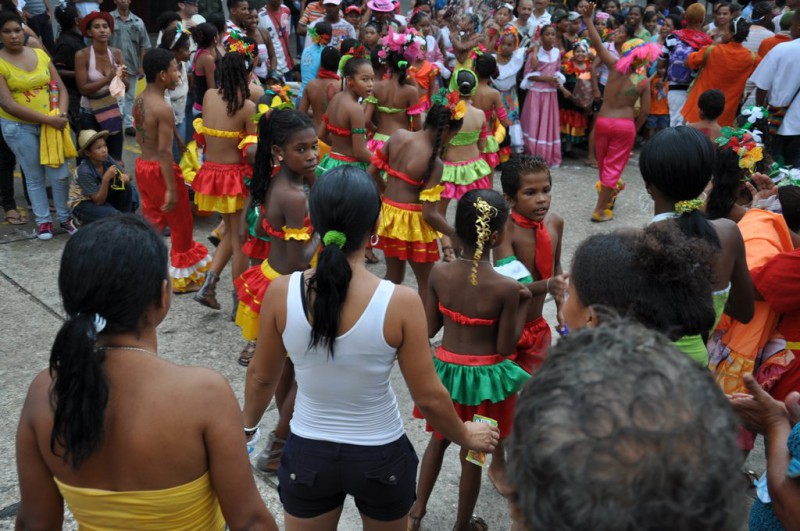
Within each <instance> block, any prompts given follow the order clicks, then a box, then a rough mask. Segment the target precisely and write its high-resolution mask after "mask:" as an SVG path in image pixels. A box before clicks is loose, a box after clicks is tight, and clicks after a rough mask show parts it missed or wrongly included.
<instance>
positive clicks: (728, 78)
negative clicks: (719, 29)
mask: <svg viewBox="0 0 800 531" xmlns="http://www.w3.org/2000/svg"><path fill="white" fill-rule="evenodd" d="M710 46H713V48H711V50H710V52H709V54H708V57H705V55H706V51H707V50H708V48H709V47H708V46H706V47H705V48H703V49H701V50H698V51H696V52H693V53H691V54H689V58H688V59H687V61H686V64H687V65H688V66H689V68H691V69H693V70H699V69H700V66H701V65H702V64H703V58H704V57H705V65H704V66H703V68H702V71H701V72H700V73H699V74H698V76H697V80H696V81H695V84H694V87H692V90H691V92H689V97H688V98H687V99H686V104H685V105H684V106H683V110H682V111H681V114H682V115H683V117H684V119H685V120H686V123H690V124H691V123H694V122H697V121H699V120H700V114H699V109H698V106H697V100H698V99H700V95H701V94H702V93H703V92H705V91H707V90H711V89H719V90H721V91H722V93H723V94H725V110H724V111H722V115H721V116H720V117H719V119H718V120H717V122H718V123H719V125H721V126H726V125H733V121H734V119H736V109H737V108H738V107H739V102H740V101H741V99H742V93H743V92H744V85H745V83H746V82H747V79H748V78H749V77H750V74H752V73H753V70H755V69H756V66H758V62H759V61H760V59H759V58H758V56H756V55H755V54H753V53H752V52H750V51H749V50H748V49H747V48H745V47H744V46H742V45H741V44H740V43H738V42H729V43H727V44H711V45H710Z"/></svg>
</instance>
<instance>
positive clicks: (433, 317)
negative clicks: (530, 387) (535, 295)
mask: <svg viewBox="0 0 800 531" xmlns="http://www.w3.org/2000/svg"><path fill="white" fill-rule="evenodd" d="M507 219H508V206H507V205H506V202H505V201H504V200H503V197H502V196H501V195H500V194H499V193H497V192H495V191H493V190H472V191H469V192H467V193H466V194H465V195H464V197H462V199H461V200H460V201H459V202H458V208H457V209H456V232H457V233H458V235H459V238H461V241H462V242H464V251H465V252H466V254H467V255H468V256H469V257H470V258H471V261H468V260H466V259H465V260H457V261H454V262H451V263H445V264H437V265H436V266H435V267H434V268H433V271H432V272H431V277H430V283H429V288H428V299H427V301H426V305H425V313H426V315H427V317H428V335H429V336H430V337H433V336H434V335H436V334H437V333H438V332H439V330H440V329H441V328H442V326H444V335H443V337H442V344H441V346H439V347H438V348H437V349H436V355H435V357H434V359H433V363H434V366H435V367H436V372H437V373H438V374H439V378H440V379H441V380H442V383H443V384H444V386H445V388H446V389H447V390H448V391H449V392H450V397H451V398H452V400H453V405H454V406H455V408H456V412H457V413H458V415H459V417H460V418H461V420H463V421H465V422H466V421H472V420H474V418H475V416H476V415H480V416H483V417H487V418H490V419H493V420H495V421H496V422H497V427H498V428H499V429H500V441H501V442H502V440H503V439H505V438H506V437H507V436H508V435H509V434H510V433H511V425H512V421H513V416H514V406H515V405H516V402H517V391H518V390H519V389H520V388H521V387H522V384H523V383H525V382H526V381H527V380H528V379H529V378H530V375H529V374H528V373H527V372H525V371H524V370H523V369H522V368H521V367H520V366H519V365H517V364H516V363H514V362H513V361H511V359H510V358H509V356H510V355H511V354H512V353H513V352H514V347H515V345H516V339H517V338H519V335H520V333H521V332H522V327H523V324H524V319H525V316H526V315H527V308H528V305H529V304H530V301H531V293H530V291H528V289H527V288H526V287H525V286H523V285H520V284H519V283H517V282H515V281H514V280H513V279H511V278H508V277H506V276H504V275H502V274H500V273H497V272H496V271H495V270H494V269H493V268H492V265H491V261H490V253H491V250H492V248H494V247H496V246H497V245H498V244H499V243H500V242H501V241H502V240H503V233H504V231H505V230H506V220H507ZM414 416H415V417H417V418H422V415H421V414H420V412H419V410H417V409H416V408H415V410H414ZM427 430H428V431H433V429H432V428H431V427H430V426H429V425H428V426H427ZM449 446H450V441H449V440H447V439H446V438H445V437H444V436H442V434H440V433H438V432H435V431H433V434H432V436H431V439H430V442H429V443H428V447H427V448H426V450H425V455H424V456H423V458H422V464H421V466H420V478H419V486H418V488H417V501H416V502H415V503H414V505H413V506H412V507H411V512H410V513H409V520H410V522H409V529H419V528H420V521H421V520H422V518H423V517H424V516H425V513H426V508H427V503H428V499H429V498H430V495H431V493H432V491H433V487H434V485H435V483H436V479H437V478H438V476H439V471H440V470H441V468H442V461H443V460H444V454H445V451H446V450H447V448H448V447H449ZM468 451H469V449H468V448H464V447H462V448H461V450H460V456H459V461H460V462H461V478H460V482H459V489H458V494H459V495H458V510H457V512H456V521H455V524H454V526H453V529H467V528H469V529H475V528H480V529H486V523H485V522H484V521H483V520H482V519H481V518H479V517H477V516H473V514H472V513H473V510H474V509H475V503H476V502H477V500H478V495H479V494H480V488H481V472H482V467H481V466H476V465H475V464H473V463H471V462H469V461H468V460H467V452H468Z"/></svg>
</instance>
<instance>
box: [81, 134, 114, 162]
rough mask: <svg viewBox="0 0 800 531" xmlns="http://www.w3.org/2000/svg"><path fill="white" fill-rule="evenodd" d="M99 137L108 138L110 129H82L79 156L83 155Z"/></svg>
mask: <svg viewBox="0 0 800 531" xmlns="http://www.w3.org/2000/svg"><path fill="white" fill-rule="evenodd" d="M99 138H108V131H100V132H99V133H98V132H97V131H95V130H94V129H84V130H82V131H81V132H80V134H79V135H78V146H79V148H78V156H83V153H84V151H86V149H87V148H88V147H89V146H91V145H92V144H94V141H95V140H97V139H99Z"/></svg>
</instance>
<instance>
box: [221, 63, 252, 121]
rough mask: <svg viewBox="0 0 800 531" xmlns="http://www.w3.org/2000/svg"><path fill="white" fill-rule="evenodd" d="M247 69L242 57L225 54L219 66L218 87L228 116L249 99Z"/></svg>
mask: <svg viewBox="0 0 800 531" xmlns="http://www.w3.org/2000/svg"><path fill="white" fill-rule="evenodd" d="M248 74H249V69H248V68H247V62H246V60H245V57H244V55H242V54H240V53H235V52H234V53H226V54H225V55H224V56H223V57H222V62H221V64H220V87H219V90H220V91H221V92H222V99H223V100H225V102H227V104H228V106H227V110H228V116H233V115H234V114H236V113H237V112H238V111H239V110H240V109H241V108H242V107H244V103H245V102H246V101H247V99H248V98H249V97H250V83H249V81H248V79H247V78H248Z"/></svg>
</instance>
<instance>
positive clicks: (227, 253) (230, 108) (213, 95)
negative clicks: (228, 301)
mask: <svg viewBox="0 0 800 531" xmlns="http://www.w3.org/2000/svg"><path fill="white" fill-rule="evenodd" d="M226 45H227V48H228V53H226V54H225V56H224V57H223V58H222V63H221V66H220V72H221V78H220V88H218V89H216V90H209V91H207V92H206V95H205V97H204V98H203V117H202V118H197V119H195V121H194V126H195V130H196V131H197V133H198V134H199V135H202V140H203V142H202V143H204V144H205V161H204V162H203V165H202V166H201V167H200V170H199V171H198V172H197V175H196V176H195V178H194V180H193V181H192V188H193V189H194V202H195V205H197V209H198V210H200V211H207V212H219V213H220V214H221V215H222V220H223V222H224V224H225V231H224V234H223V236H222V240H221V241H220V244H219V246H218V247H217V252H216V253H215V256H214V261H213V262H212V263H211V269H210V270H209V272H208V275H206V281H205V283H204V284H203V288H202V289H201V290H200V291H198V292H197V293H196V294H195V295H194V300H196V301H197V302H199V303H200V304H202V305H203V306H207V307H209V308H213V309H215V310H219V309H220V308H221V306H220V304H219V301H217V297H216V285H217V282H218V281H219V277H220V275H221V274H222V270H223V269H224V268H225V265H226V264H227V263H228V261H229V260H230V259H231V257H233V264H232V269H231V276H232V278H234V279H235V278H237V277H238V276H239V275H241V274H242V273H243V272H244V270H245V269H246V268H247V256H246V255H245V254H244V253H243V252H242V244H243V243H244V242H243V241H241V236H240V230H239V226H240V224H241V221H242V220H241V217H242V216H241V211H242V209H244V206H245V199H246V197H247V188H246V187H245V178H246V177H250V176H251V175H252V169H251V168H250V166H249V165H248V164H247V163H246V161H244V160H243V158H242V153H241V151H240V149H239V142H240V140H242V139H243V138H244V137H245V136H247V135H251V134H253V133H254V132H255V130H256V124H255V123H253V120H252V116H253V114H255V111H256V106H255V103H253V102H252V101H251V100H250V99H249V98H250V87H249V83H248V75H249V73H250V67H251V66H252V65H253V64H254V62H255V60H256V58H257V55H256V48H255V45H254V44H249V45H248V44H246V43H245V42H243V41H242V40H241V37H240V36H239V35H238V34H237V33H236V32H235V31H232V32H231V34H230V36H229V38H228V40H227V41H226ZM233 306H234V307H235V306H236V304H235V300H234V304H233Z"/></svg>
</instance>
